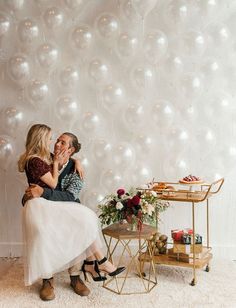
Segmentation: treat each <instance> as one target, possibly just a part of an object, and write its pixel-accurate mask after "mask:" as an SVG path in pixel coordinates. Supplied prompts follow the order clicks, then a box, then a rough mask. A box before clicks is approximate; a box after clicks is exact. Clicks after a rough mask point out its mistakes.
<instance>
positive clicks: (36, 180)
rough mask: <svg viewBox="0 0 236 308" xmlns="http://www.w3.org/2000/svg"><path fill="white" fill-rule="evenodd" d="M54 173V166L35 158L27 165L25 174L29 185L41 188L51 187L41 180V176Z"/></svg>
mask: <svg viewBox="0 0 236 308" xmlns="http://www.w3.org/2000/svg"><path fill="white" fill-rule="evenodd" d="M49 171H50V172H52V165H48V164H47V163H46V162H45V161H43V160H42V159H40V158H39V157H33V158H31V159H30V160H29V161H28V164H26V168H25V172H26V176H27V179H28V183H29V184H37V185H39V186H41V187H49V186H48V185H47V184H45V183H44V182H43V181H41V180H40V178H41V176H43V175H44V174H46V173H48V172H49Z"/></svg>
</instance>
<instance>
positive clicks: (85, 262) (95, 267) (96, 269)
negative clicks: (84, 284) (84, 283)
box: [81, 260, 106, 281]
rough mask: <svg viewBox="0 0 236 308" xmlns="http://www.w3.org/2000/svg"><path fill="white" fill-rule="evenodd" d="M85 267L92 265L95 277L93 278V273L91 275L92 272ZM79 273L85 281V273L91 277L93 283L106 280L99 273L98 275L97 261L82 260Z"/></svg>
mask: <svg viewBox="0 0 236 308" xmlns="http://www.w3.org/2000/svg"><path fill="white" fill-rule="evenodd" d="M85 265H94V267H93V269H94V271H95V272H96V273H97V276H94V272H93V273H92V272H90V271H88V270H86V269H85ZM81 271H82V272H83V274H84V278H85V279H86V280H87V273H88V274H90V275H91V276H92V278H93V280H94V281H104V280H106V277H104V276H102V275H101V273H100V270H99V268H98V264H97V260H94V261H87V260H84V263H83V265H82V268H81Z"/></svg>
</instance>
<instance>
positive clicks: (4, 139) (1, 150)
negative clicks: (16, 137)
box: [0, 135, 15, 171]
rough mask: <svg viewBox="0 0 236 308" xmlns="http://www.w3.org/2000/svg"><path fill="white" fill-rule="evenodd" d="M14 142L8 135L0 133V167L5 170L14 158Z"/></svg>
mask: <svg viewBox="0 0 236 308" xmlns="http://www.w3.org/2000/svg"><path fill="white" fill-rule="evenodd" d="M13 155H14V142H13V140H12V138H11V137H10V136H7V135H0V168H1V169H3V170H5V171H7V169H8V168H9V165H10V164H11V162H12V161H13V160H14V159H15V157H14V156H13Z"/></svg>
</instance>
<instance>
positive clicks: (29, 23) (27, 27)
mask: <svg viewBox="0 0 236 308" xmlns="http://www.w3.org/2000/svg"><path fill="white" fill-rule="evenodd" d="M18 36H19V39H20V41H21V42H22V43H27V44H31V43H33V42H34V41H35V39H37V38H38V36H39V27H38V25H37V24H36V22H35V21H33V20H31V19H29V18H27V19H24V20H22V21H21V22H20V23H19V25H18Z"/></svg>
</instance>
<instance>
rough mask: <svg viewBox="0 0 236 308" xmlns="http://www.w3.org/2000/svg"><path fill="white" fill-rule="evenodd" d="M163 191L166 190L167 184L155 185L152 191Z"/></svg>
mask: <svg viewBox="0 0 236 308" xmlns="http://www.w3.org/2000/svg"><path fill="white" fill-rule="evenodd" d="M163 189H166V184H165V183H164V182H159V183H155V184H153V186H152V190H154V191H159V190H163Z"/></svg>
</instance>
